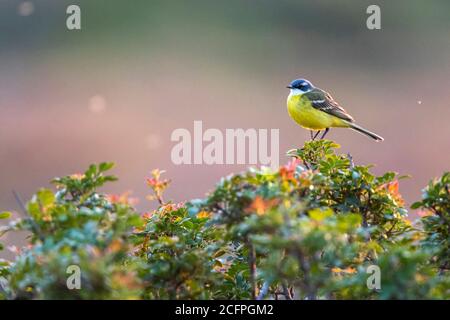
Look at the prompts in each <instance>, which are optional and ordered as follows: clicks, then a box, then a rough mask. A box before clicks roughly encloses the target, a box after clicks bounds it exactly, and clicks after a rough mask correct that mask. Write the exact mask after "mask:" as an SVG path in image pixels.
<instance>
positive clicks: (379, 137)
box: [346, 121, 384, 141]
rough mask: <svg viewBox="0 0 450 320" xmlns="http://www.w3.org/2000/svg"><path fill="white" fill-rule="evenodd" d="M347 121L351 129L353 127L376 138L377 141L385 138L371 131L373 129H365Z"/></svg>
mask: <svg viewBox="0 0 450 320" xmlns="http://www.w3.org/2000/svg"><path fill="white" fill-rule="evenodd" d="M346 122H347V124H348V125H349V127H350V128H351V129H353V130H355V131H358V132H359V133H362V134H364V135H366V136H368V137H371V138H372V139H375V140H376V141H383V140H384V138H383V137H381V136H379V135H377V134H376V133H373V132H371V131H369V130H367V129H364V128H362V127H360V126H358V125H357V124H355V123H353V122H348V121H346Z"/></svg>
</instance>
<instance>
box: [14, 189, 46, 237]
mask: <svg viewBox="0 0 450 320" xmlns="http://www.w3.org/2000/svg"><path fill="white" fill-rule="evenodd" d="M12 193H13V195H14V198H15V199H16V201H17V204H18V205H19V207H20V210H21V211H22V214H23V215H24V216H25V220H27V221H28V222H29V223H30V224H31V228H32V229H33V231H34V233H35V234H36V235H37V236H38V238H39V239H40V240H41V241H44V239H45V238H44V236H43V235H42V232H41V228H40V227H39V225H38V224H37V223H36V221H34V219H33V217H32V216H31V214H30V213H29V212H28V210H27V208H26V207H25V204H24V202H23V201H22V199H21V198H20V196H19V194H18V193H17V192H16V190H12Z"/></svg>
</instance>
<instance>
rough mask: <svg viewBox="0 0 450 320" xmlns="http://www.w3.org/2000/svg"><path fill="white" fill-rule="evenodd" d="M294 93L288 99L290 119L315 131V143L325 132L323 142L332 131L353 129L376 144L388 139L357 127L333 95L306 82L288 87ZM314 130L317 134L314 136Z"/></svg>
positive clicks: (298, 82)
mask: <svg viewBox="0 0 450 320" xmlns="http://www.w3.org/2000/svg"><path fill="white" fill-rule="evenodd" d="M287 87H288V88H289V89H290V90H291V92H290V94H289V96H288V99H287V108H288V112H289V115H290V116H291V118H292V119H294V121H295V122H297V123H298V124H299V125H300V126H302V127H303V128H306V129H309V130H311V131H310V133H311V139H312V140H314V139H315V138H317V136H318V135H319V133H320V132H321V131H322V130H325V132H324V133H323V134H322V137H321V139H323V138H325V135H326V134H327V133H328V131H329V130H330V128H351V129H353V130H356V131H358V132H360V133H363V134H365V135H367V136H369V137H371V138H372V139H375V140H376V141H383V140H384V139H383V138H382V137H380V136H379V135H377V134H375V133H373V132H370V131H369V130H366V129H364V128H362V127H360V126H358V125H357V124H356V123H355V120H354V119H353V117H352V116H351V115H349V114H348V113H347V111H345V110H344V108H342V107H341V106H340V105H339V104H338V103H337V102H336V101H335V100H334V99H333V97H331V95H330V94H329V93H328V92H326V91H324V90H322V89H319V88H315V87H314V86H313V85H312V83H311V82H309V81H308V80H305V79H297V80H294V81H292V82H291V83H290V84H289V85H288V86H287ZM313 130H317V133H316V134H315V135H314V136H313Z"/></svg>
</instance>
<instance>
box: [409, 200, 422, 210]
mask: <svg viewBox="0 0 450 320" xmlns="http://www.w3.org/2000/svg"><path fill="white" fill-rule="evenodd" d="M421 206H422V202H421V201H417V202H414V203H413V204H412V205H411V209H419V208H420V207H421Z"/></svg>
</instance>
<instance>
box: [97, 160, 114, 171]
mask: <svg viewBox="0 0 450 320" xmlns="http://www.w3.org/2000/svg"><path fill="white" fill-rule="evenodd" d="M114 165H115V164H114V162H102V163H100V165H99V166H98V168H99V171H100V172H105V171H108V170H110V169H112V168H113V167H114Z"/></svg>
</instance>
